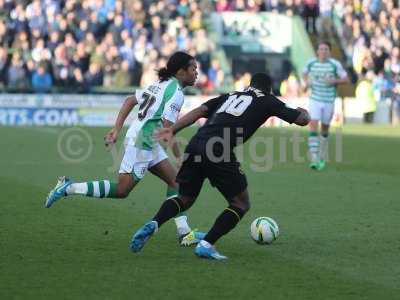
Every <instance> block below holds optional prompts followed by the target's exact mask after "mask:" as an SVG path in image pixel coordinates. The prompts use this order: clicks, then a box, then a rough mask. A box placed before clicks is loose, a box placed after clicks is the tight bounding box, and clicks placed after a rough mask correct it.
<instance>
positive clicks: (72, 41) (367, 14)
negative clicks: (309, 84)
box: [0, 0, 400, 97]
mask: <svg viewBox="0 0 400 300" xmlns="http://www.w3.org/2000/svg"><path fill="white" fill-rule="evenodd" d="M211 11H217V12H225V11H251V12H258V11H272V12H276V13H283V14H286V15H288V16H292V15H296V14H298V15H302V16H303V17H304V21H305V23H306V25H307V30H308V31H309V32H310V33H313V34H317V35H319V36H321V35H325V34H328V35H330V34H332V22H331V20H332V15H333V14H336V15H337V16H338V17H339V19H340V20H341V21H342V25H343V26H342V27H343V28H342V31H341V32H340V34H341V39H342V41H343V45H344V50H345V54H346V56H347V59H348V66H350V67H352V68H353V69H354V71H355V73H356V74H357V75H358V77H359V78H362V77H363V74H364V75H365V74H366V72H367V71H370V70H372V71H373V72H374V74H375V75H374V76H373V79H372V80H373V87H374V89H375V91H376V94H377V97H386V96H388V95H389V94H391V93H393V92H395V91H396V89H399V87H398V82H399V76H400V75H399V74H400V48H399V47H400V10H399V8H398V6H397V5H396V3H395V2H393V0H338V1H333V0H319V1H317V0H214V1H212V0H205V1H200V0H196V1H194V0H192V1H190V0H160V1H151V0H82V1H78V0H33V1H32V0H30V1H28V0H0V89H1V87H7V88H8V89H15V90H24V89H26V88H33V89H34V90H35V91H37V92H47V91H51V90H52V88H53V87H54V86H56V87H58V88H65V89H72V90H73V91H81V92H90V91H92V90H93V88H95V87H99V86H101V87H105V88H115V89H118V88H120V89H121V88H128V87H130V86H139V85H146V84H148V83H150V82H152V81H154V80H155V79H156V73H155V72H154V70H155V69H159V68H160V67H162V66H163V65H164V64H165V61H166V58H167V57H168V56H169V55H170V54H172V53H173V52H174V51H177V50H184V51H188V52H189V53H190V54H192V55H194V56H196V58H197V59H198V61H199V64H200V74H199V80H198V83H197V84H198V87H199V88H200V89H202V90H203V91H205V92H212V91H213V90H214V89H215V88H216V87H219V86H221V85H223V84H224V82H225V78H226V74H224V72H223V71H222V69H221V66H220V63H219V61H218V60H216V59H213V57H212V53H213V51H214V50H215V45H214V43H213V41H212V40H211V39H210V38H209V36H208V33H207V30H206V26H205V19H206V17H207V16H208V14H209V13H210V12H211ZM317 18H318V22H317ZM234 79H235V82H234V83H235V87H237V88H240V87H242V86H245V85H246V84H247V81H248V74H234ZM289 79H290V80H289V81H290V82H291V84H289V85H288V86H292V85H293V77H291V78H289ZM290 82H289V83H290ZM285 84H288V81H287V82H286V83H285Z"/></svg>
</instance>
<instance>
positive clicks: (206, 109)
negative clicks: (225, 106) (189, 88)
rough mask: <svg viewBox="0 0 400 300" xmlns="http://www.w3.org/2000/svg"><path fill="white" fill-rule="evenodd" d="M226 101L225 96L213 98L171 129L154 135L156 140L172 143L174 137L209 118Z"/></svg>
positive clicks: (162, 130) (185, 116)
mask: <svg viewBox="0 0 400 300" xmlns="http://www.w3.org/2000/svg"><path fill="white" fill-rule="evenodd" d="M224 101H225V97H224V96H220V97H217V98H213V99H211V100H209V101H207V102H206V103H204V104H202V105H200V106H199V107H197V108H195V109H193V110H191V111H190V112H188V113H187V114H186V115H184V116H183V117H182V118H180V119H179V120H178V121H177V122H176V123H175V124H174V125H172V126H171V127H169V128H163V129H160V130H159V131H158V132H156V133H155V134H154V138H155V139H156V140H158V141H160V140H163V141H165V142H168V143H170V142H171V140H172V137H173V136H174V135H176V134H177V133H178V132H179V131H181V130H182V129H184V128H186V127H188V126H190V125H192V124H193V123H194V122H196V121H197V120H199V119H201V118H208V116H209V114H210V113H211V112H213V111H214V110H215V109H216V108H217V107H218V106H219V105H220V104H221V103H223V102H224Z"/></svg>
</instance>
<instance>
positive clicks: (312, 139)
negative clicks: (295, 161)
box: [308, 132, 319, 163]
mask: <svg viewBox="0 0 400 300" xmlns="http://www.w3.org/2000/svg"><path fill="white" fill-rule="evenodd" d="M308 150H309V152H310V159H311V163H317V162H319V138H318V134H317V133H316V132H310V136H309V137H308Z"/></svg>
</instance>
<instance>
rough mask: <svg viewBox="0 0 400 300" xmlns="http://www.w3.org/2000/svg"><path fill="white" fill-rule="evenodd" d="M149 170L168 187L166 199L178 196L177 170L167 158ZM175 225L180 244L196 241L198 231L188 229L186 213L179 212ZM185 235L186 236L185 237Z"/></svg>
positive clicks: (187, 244) (185, 244)
mask: <svg viewBox="0 0 400 300" xmlns="http://www.w3.org/2000/svg"><path fill="white" fill-rule="evenodd" d="M149 171H150V172H151V173H153V174H154V175H156V176H157V177H159V178H160V179H161V180H163V181H164V182H165V183H166V184H167V186H168V188H167V195H166V200H169V199H173V198H176V197H178V184H177V183H176V181H175V179H176V175H177V171H176V169H175V167H174V166H173V165H172V164H171V162H170V161H169V160H168V159H167V158H165V159H164V160H162V161H160V162H158V163H157V164H155V165H154V166H152V167H151V168H150V169H149ZM175 225H176V229H177V233H178V237H179V241H180V242H181V243H182V242H183V243H182V245H184V246H189V245H191V244H194V243H198V239H196V238H195V237H196V236H197V235H199V233H198V232H197V231H196V230H194V231H192V230H191V229H190V226H189V224H188V222H187V216H186V214H184V213H180V214H179V215H178V216H176V217H175ZM185 236H187V237H186V238H185Z"/></svg>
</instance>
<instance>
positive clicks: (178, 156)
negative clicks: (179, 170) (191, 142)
mask: <svg viewBox="0 0 400 300" xmlns="http://www.w3.org/2000/svg"><path fill="white" fill-rule="evenodd" d="M173 125H174V123H173V122H171V121H169V120H166V119H164V120H163V127H164V128H171V127H172V126H173ZM170 143H172V145H171V148H172V153H173V154H174V156H175V158H176V160H177V163H178V165H179V164H181V162H182V154H181V150H180V149H179V144H178V142H177V140H176V139H171V141H170Z"/></svg>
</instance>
